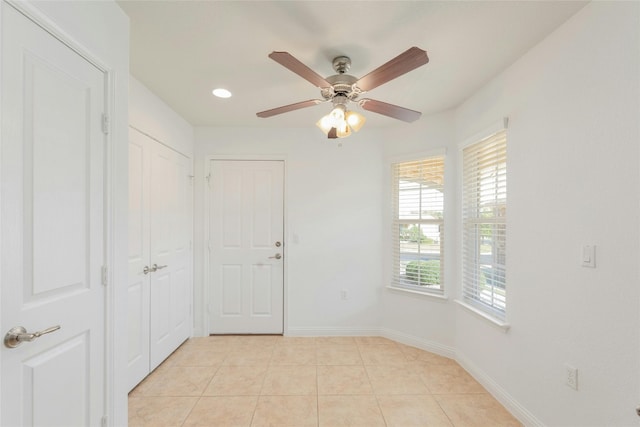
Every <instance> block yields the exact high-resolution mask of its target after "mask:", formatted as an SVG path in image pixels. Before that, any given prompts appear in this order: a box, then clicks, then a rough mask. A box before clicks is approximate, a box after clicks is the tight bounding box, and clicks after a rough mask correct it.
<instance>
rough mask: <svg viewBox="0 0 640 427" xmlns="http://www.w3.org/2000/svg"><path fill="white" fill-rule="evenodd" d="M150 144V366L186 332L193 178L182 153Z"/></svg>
mask: <svg viewBox="0 0 640 427" xmlns="http://www.w3.org/2000/svg"><path fill="white" fill-rule="evenodd" d="M150 143H152V146H153V147H152V149H151V150H150V153H151V160H150V194H149V196H150V200H149V209H150V216H149V228H150V237H149V256H150V259H149V263H150V267H151V270H152V272H151V273H150V274H149V281H150V284H149V286H150V313H149V315H150V319H151V323H150V329H149V334H150V360H151V369H154V368H155V367H156V366H158V365H159V364H160V363H161V362H162V361H163V360H164V359H166V358H167V356H169V355H170V354H171V352H173V351H174V350H175V349H176V348H177V347H178V346H179V345H180V344H181V343H182V342H183V341H184V340H186V339H187V338H188V337H189V335H190V333H191V321H190V314H191V265H190V264H191V204H192V181H191V178H190V176H191V167H190V165H189V160H188V159H187V158H186V157H185V156H183V155H181V154H179V153H177V152H176V151H173V150H172V149H170V148H168V147H166V146H164V145H162V144H160V143H157V142H154V141H150Z"/></svg>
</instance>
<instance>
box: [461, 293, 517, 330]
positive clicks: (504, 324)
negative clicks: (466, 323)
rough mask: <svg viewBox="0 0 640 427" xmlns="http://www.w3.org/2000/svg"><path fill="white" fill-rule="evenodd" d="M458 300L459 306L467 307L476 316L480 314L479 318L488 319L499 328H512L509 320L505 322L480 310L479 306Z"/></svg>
mask: <svg viewBox="0 0 640 427" xmlns="http://www.w3.org/2000/svg"><path fill="white" fill-rule="evenodd" d="M454 301H455V302H456V304H458V305H459V306H461V307H463V308H465V309H466V310H468V311H470V312H471V313H473V314H475V315H476V316H478V317H479V318H481V319H482V320H485V321H487V322H488V323H490V324H492V325H494V326H497V327H498V328H500V329H502V330H503V331H504V332H507V331H508V330H509V328H511V324H509V323H507V322H503V321H501V320H499V319H496V318H495V317H492V316H490V315H489V314H487V313H485V312H484V311H482V310H478V309H477V308H475V307H474V306H472V305H470V304H467V303H466V302H464V301H460V300H457V299H456V300H454Z"/></svg>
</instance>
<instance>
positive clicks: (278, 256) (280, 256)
mask: <svg viewBox="0 0 640 427" xmlns="http://www.w3.org/2000/svg"><path fill="white" fill-rule="evenodd" d="M273 258H275V259H280V258H282V255H280V254H276V255H275V256H270V257H269V259H273Z"/></svg>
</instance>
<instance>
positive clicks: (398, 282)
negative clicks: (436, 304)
mask: <svg viewBox="0 0 640 427" xmlns="http://www.w3.org/2000/svg"><path fill="white" fill-rule="evenodd" d="M438 160H439V161H440V162H441V163H442V165H441V166H440V169H441V173H440V175H439V179H441V184H440V185H439V186H434V188H433V189H435V190H440V191H441V192H442V211H441V216H442V217H441V218H439V219H433V218H429V219H427V218H420V216H421V215H422V213H421V212H420V213H419V215H418V216H419V217H418V218H400V210H401V208H400V198H399V193H400V191H401V190H400V181H401V180H400V179H399V172H398V169H397V168H398V167H402V165H405V166H406V165H410V164H412V163H422V162H432V163H433V162H434V161H435V162H437V161H438ZM445 168H446V151H445V150H437V151H431V152H427V153H418V154H414V155H412V156H410V157H408V156H407V157H402V158H395V159H391V161H390V166H389V170H390V174H391V176H390V179H389V181H390V182H391V192H390V195H389V196H390V200H391V204H392V206H391V210H390V211H391V221H390V223H391V224H390V226H391V238H390V242H391V254H390V260H391V264H392V265H391V277H390V285H388V286H387V288H389V289H391V290H396V291H403V292H408V293H412V294H419V295H424V296H429V297H436V298H442V299H446V295H445V290H446V287H445V274H444V271H445V262H446V261H445V250H444V247H445V237H444V236H445V224H446V215H445V205H446V203H447V202H446V198H447V196H446V195H445V187H444V179H445V175H446V173H445ZM419 188H420V190H419V191H420V196H419V197H420V200H421V201H422V200H423V197H424V196H423V195H422V189H423V188H422V187H421V186H420V187H419ZM419 206H422V204H421V202H419ZM401 225H407V226H411V225H427V226H429V225H431V226H433V225H437V226H439V229H438V234H439V245H440V248H439V251H438V259H439V261H440V263H439V264H440V265H439V267H440V269H439V274H440V276H439V287H435V286H428V285H427V286H421V285H419V284H416V283H410V282H408V281H406V279H403V278H402V277H401V276H402V275H401V270H402V265H401V262H402V261H401V259H400V257H401V252H402V249H401V242H402V241H403V240H402V239H401V232H400V226H401ZM418 245H420V243H419V244H418ZM418 250H419V251H420V246H419V249H418ZM420 253H421V252H418V254H420ZM418 256H420V255H418ZM405 274H406V273H405Z"/></svg>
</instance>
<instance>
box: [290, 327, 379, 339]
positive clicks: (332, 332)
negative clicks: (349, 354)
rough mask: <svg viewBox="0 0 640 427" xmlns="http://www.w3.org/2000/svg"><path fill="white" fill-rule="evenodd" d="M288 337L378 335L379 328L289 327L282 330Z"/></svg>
mask: <svg viewBox="0 0 640 427" xmlns="http://www.w3.org/2000/svg"><path fill="white" fill-rule="evenodd" d="M284 335H286V336H288V337H344V336H354V337H367V336H375V337H377V336H380V328H322V327H318V328H295V327H289V328H287V330H286V331H285V332H284Z"/></svg>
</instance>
